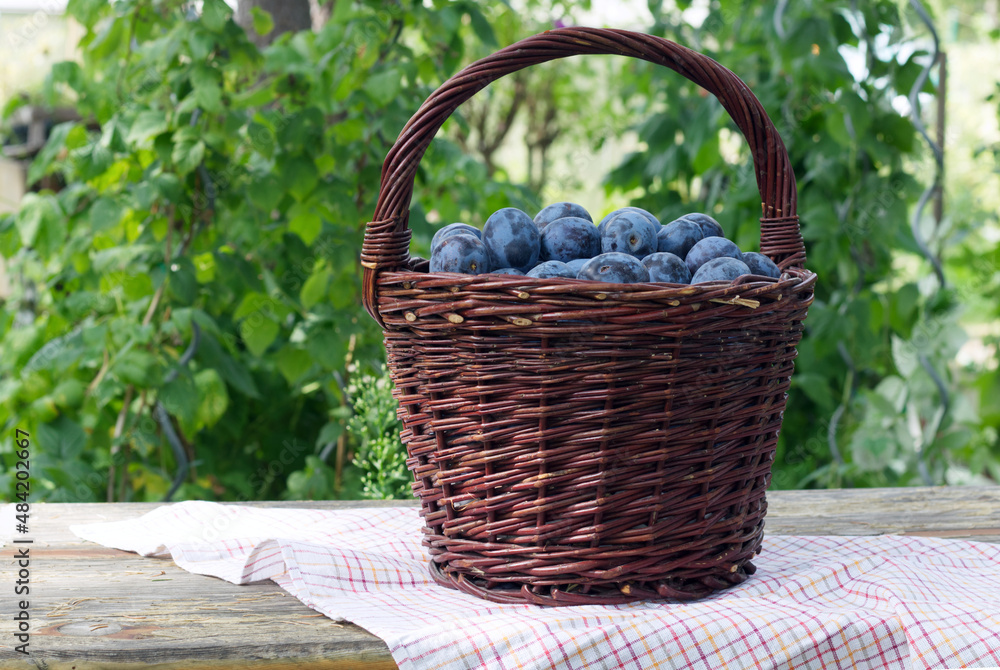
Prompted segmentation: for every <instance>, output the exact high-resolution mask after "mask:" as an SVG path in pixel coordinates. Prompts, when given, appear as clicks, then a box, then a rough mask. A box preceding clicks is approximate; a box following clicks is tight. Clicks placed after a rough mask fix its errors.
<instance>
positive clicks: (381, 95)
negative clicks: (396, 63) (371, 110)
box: [364, 68, 402, 105]
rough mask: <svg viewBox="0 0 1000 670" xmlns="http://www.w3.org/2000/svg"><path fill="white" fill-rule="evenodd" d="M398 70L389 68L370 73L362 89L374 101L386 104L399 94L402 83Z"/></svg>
mask: <svg viewBox="0 0 1000 670" xmlns="http://www.w3.org/2000/svg"><path fill="white" fill-rule="evenodd" d="M401 79H402V78H401V77H400V74H399V72H398V71H397V70H396V69H395V68H389V69H386V70H383V71H382V72H379V73H377V74H375V75H372V76H371V77H369V78H368V81H366V82H365V85H364V90H365V92H366V93H368V95H370V96H371V97H372V98H373V99H374V100H375V102H377V103H378V104H380V105H386V104H388V103H389V102H391V101H392V100H393V98H395V97H396V96H397V95H398V94H399V88H400V86H401V85H402V82H401Z"/></svg>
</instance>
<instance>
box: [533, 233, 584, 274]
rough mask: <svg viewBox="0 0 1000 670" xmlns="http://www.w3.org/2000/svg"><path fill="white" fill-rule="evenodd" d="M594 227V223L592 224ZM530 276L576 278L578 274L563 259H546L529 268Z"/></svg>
mask: <svg viewBox="0 0 1000 670" xmlns="http://www.w3.org/2000/svg"><path fill="white" fill-rule="evenodd" d="M591 228H593V224H591ZM528 276H529V277H537V278H538V279H552V278H553V277H564V278H566V279H576V274H575V273H574V272H573V271H572V270H570V269H569V266H568V265H566V264H565V263H563V262H562V261H545V262H544V263H539V264H538V265H536V266H535V267H533V268H531V269H530V270H528Z"/></svg>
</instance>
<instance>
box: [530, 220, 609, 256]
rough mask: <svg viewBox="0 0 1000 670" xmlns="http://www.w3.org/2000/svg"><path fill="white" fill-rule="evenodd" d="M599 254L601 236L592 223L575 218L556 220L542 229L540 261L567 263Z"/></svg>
mask: <svg viewBox="0 0 1000 670" xmlns="http://www.w3.org/2000/svg"><path fill="white" fill-rule="evenodd" d="M599 253H601V236H600V235H598V234H597V228H596V227H595V226H594V222H593V221H587V220H586V219H581V218H580V217H576V216H566V217H563V218H561V219H556V220H555V221H553V222H552V223H550V224H549V225H547V226H545V228H543V229H542V237H541V259H542V260H545V261H562V262H563V263H568V262H569V261H571V260H574V259H577V258H593V257H594V256H596V255H597V254H599Z"/></svg>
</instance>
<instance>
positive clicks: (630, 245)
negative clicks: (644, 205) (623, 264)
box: [601, 212, 656, 258]
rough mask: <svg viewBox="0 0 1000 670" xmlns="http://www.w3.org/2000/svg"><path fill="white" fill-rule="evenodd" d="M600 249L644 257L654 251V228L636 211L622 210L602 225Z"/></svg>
mask: <svg viewBox="0 0 1000 670" xmlns="http://www.w3.org/2000/svg"><path fill="white" fill-rule="evenodd" d="M601 251H602V252H603V253H610V252H612V251H619V252H622V253H625V254H630V255H632V256H635V257H636V258H645V257H646V256H648V255H649V254H651V253H653V252H654V251H656V228H655V227H654V226H653V224H651V223H650V222H649V221H648V220H646V218H645V217H643V216H642V214H639V213H638V212H622V213H621V214H619V215H618V216H616V217H615V218H613V219H611V220H610V221H608V224H607V225H606V226H605V227H604V233H603V234H601Z"/></svg>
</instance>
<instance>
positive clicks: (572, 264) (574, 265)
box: [566, 258, 590, 277]
mask: <svg viewBox="0 0 1000 670" xmlns="http://www.w3.org/2000/svg"><path fill="white" fill-rule="evenodd" d="M589 260H590V259H589V258H574V259H573V260H571V261H569V262H568V263H566V265H567V266H568V267H569V269H570V270H572V271H573V276H574V277H575V276H577V275H578V274H580V268H582V267H583V266H584V265H586V263H587V261H589Z"/></svg>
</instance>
